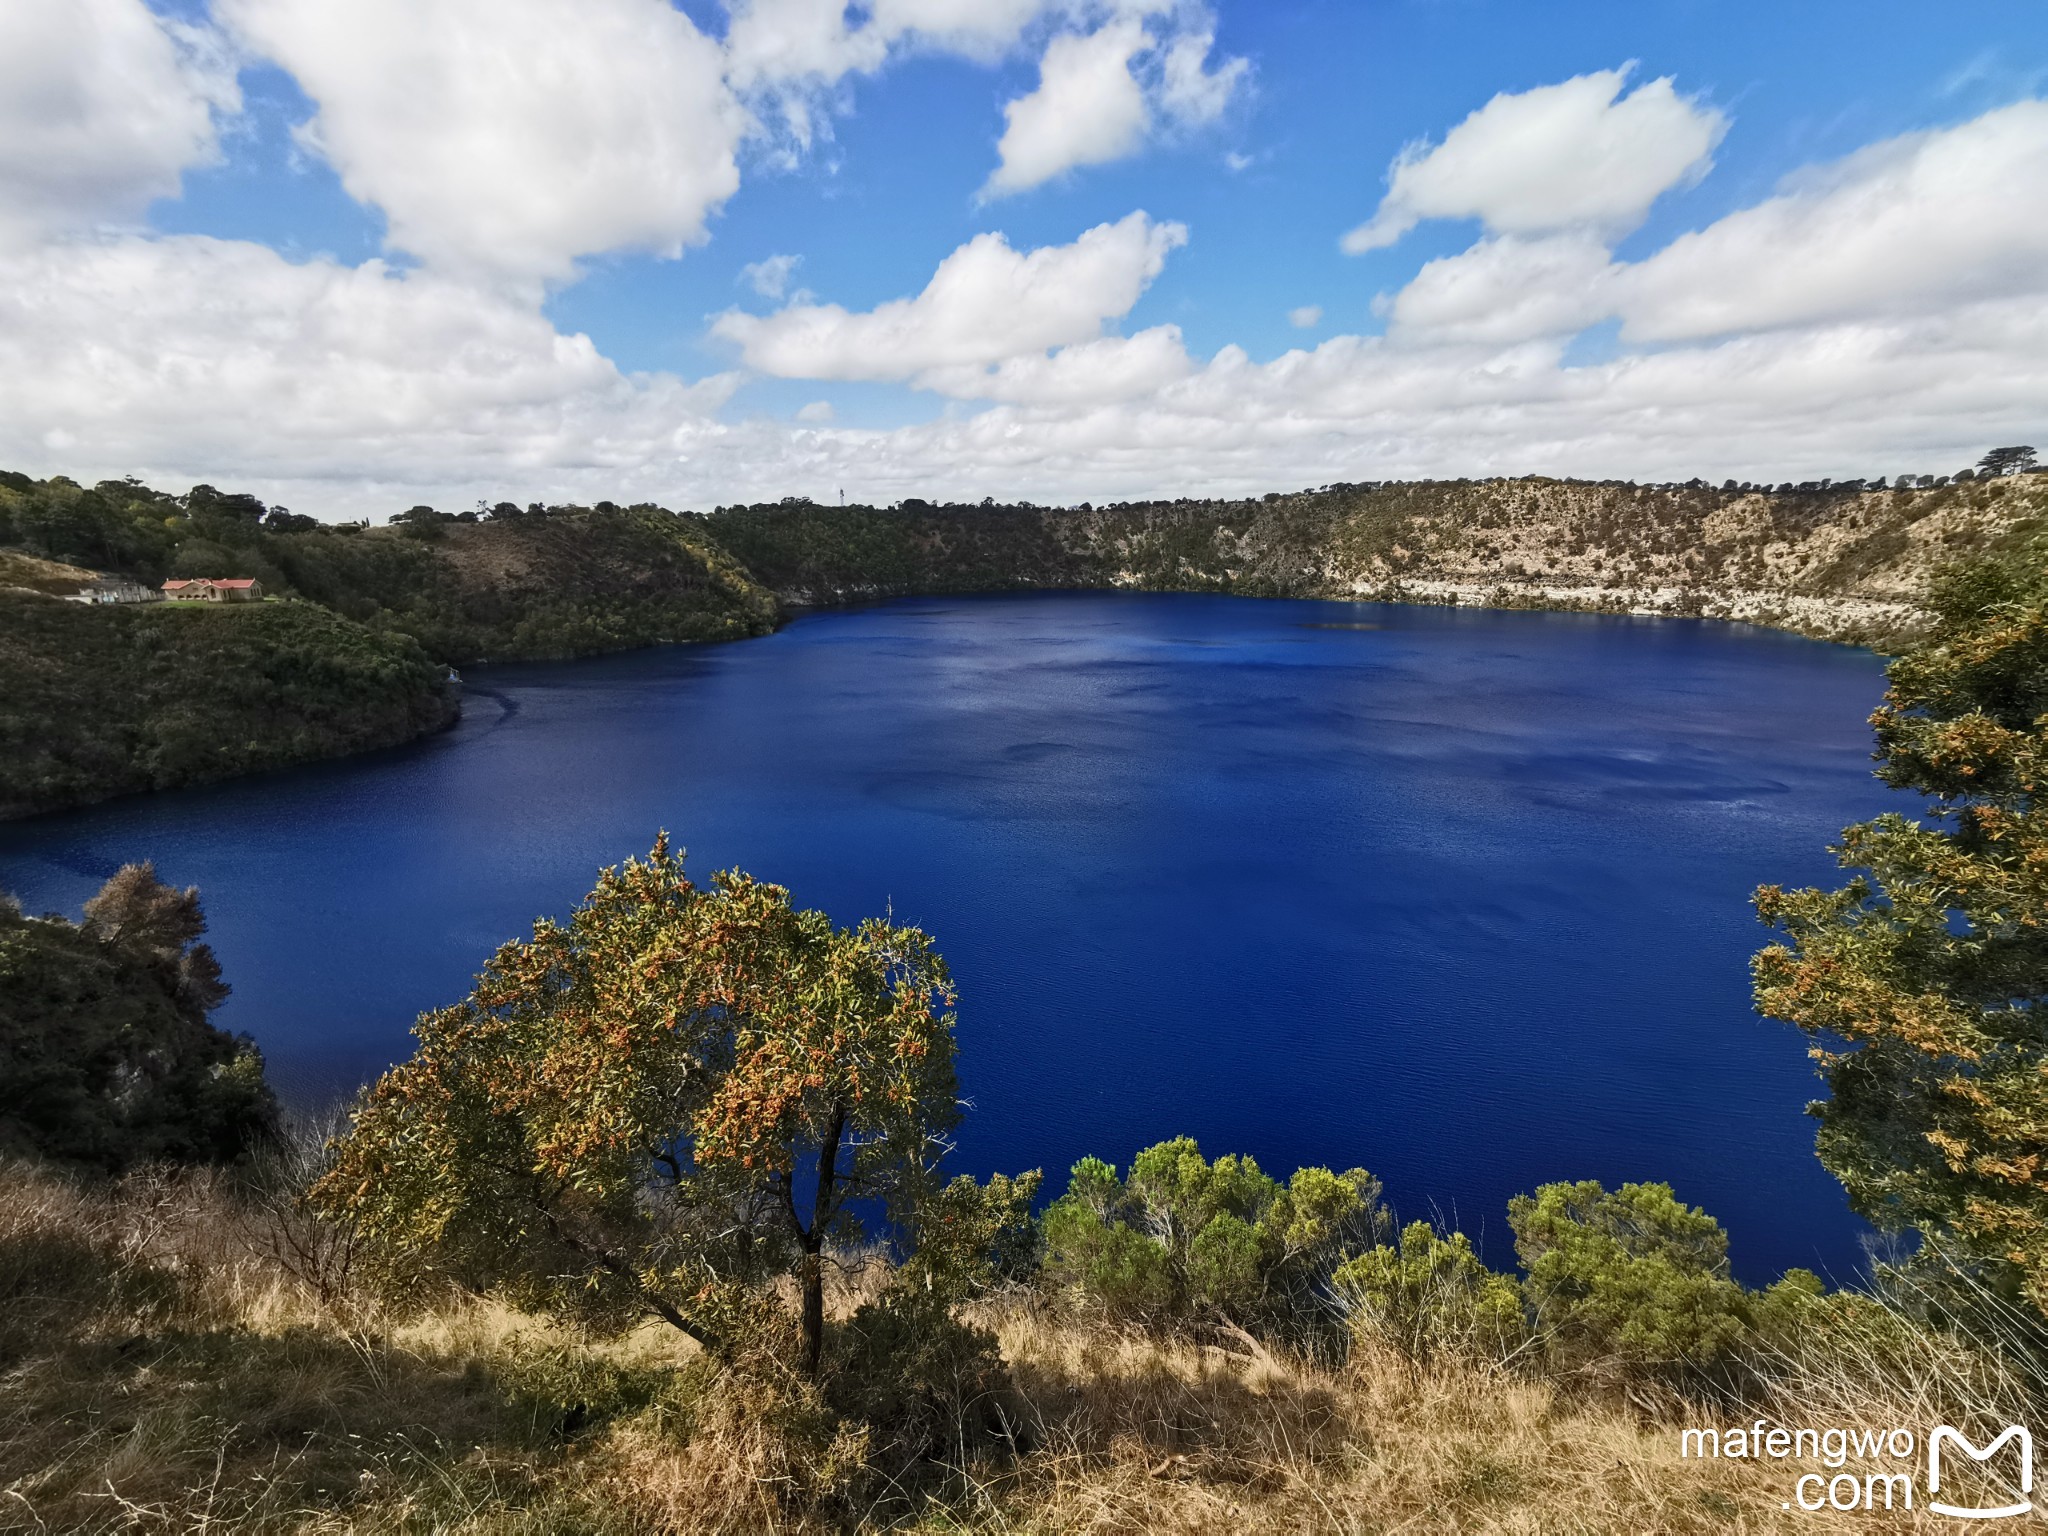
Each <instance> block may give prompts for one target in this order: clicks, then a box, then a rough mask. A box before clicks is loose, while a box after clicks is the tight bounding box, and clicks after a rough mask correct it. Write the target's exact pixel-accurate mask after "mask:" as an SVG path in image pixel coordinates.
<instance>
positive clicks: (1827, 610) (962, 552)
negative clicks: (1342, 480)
mask: <svg viewBox="0 0 2048 1536" xmlns="http://www.w3.org/2000/svg"><path fill="white" fill-rule="evenodd" d="M2044 514H2048V477H2044V476H2024V477H2016V478H2008V479H2002V480H1992V481H1984V482H1963V483H1960V484H1956V485H1950V486H1941V487H1929V488H1925V489H1913V490H1881V491H1880V490H1864V489H1862V488H1861V487H1860V485H1859V486H1858V487H1856V488H1853V489H1836V488H1832V487H1831V488H1827V489H1821V488H1812V489H1806V490H1790V491H1775V492H1765V491H1755V490H1752V491H1736V490H1714V489H1711V488H1708V487H1706V486H1704V485H1699V484H1694V485H1690V486H1636V485H1630V484H1623V483H1619V482H1584V481H1564V480H1546V479H1536V478H1531V479H1523V480H1482V481H1447V482H1424V483H1415V484H1389V485H1371V486H1336V487H1330V488H1326V489H1323V490H1320V491H1309V492H1302V493H1299V494H1295V495H1274V496H1268V497H1266V498H1264V499H1263V500H1259V501H1235V502H1197V501H1178V502H1153V503H1132V504H1125V505H1118V506H1114V507H1103V508H1093V507H1088V506H1082V507H1079V508H1063V509H1039V508H1032V507H932V506H928V505H926V504H923V503H917V502H910V503H905V505H904V506H903V507H902V508H899V509H896V510H893V511H876V510H874V509H871V508H860V507H848V508H827V507H817V506H813V505H811V504H809V503H783V504H780V505H773V506H754V507H734V508H721V509H720V510H719V511H718V512H717V513H716V514H714V516H713V517H712V518H711V520H710V526H711V529H712V531H713V533H714V534H715V535H716V537H717V538H718V540H719V541H720V542H721V543H722V544H724V545H725V546H726V547H727V548H728V549H730V550H732V551H733V553H734V554H735V555H737V556H738V557H739V559H740V560H742V561H743V562H744V563H745V564H746V566H747V568H748V569H749V570H750V571H751V572H752V573H753V574H754V575H755V576H756V578H758V579H759V580H760V581H762V582H763V583H764V584H766V585H767V586H769V587H771V588H773V589H774V590H775V592H776V594H777V596H778V597H780V598H781V599H782V600H783V601H785V602H799V603H816V602H841V601H847V600H852V599H860V598H867V597H882V596H892V595H904V594H910V593H919V592H966V591H987V590H999V589H1004V588H1015V587H1128V588H1138V589H1142V590H1151V591H1213V592H1237V593H1243V594H1245V595H1249V596H1267V597H1313V598H1361V597H1363V598H1375V597H1390V598H1399V599H1402V600H1406V601H1419V602H1438V603H1445V602H1450V603H1472V604H1483V605H1486V606H1492V607H1531V608H1572V609H1585V610H1590V611H1596V612H1640V613H1672V614H1697V615H1703V616H1708V617H1715V618H1732V619H1743V620H1748V621H1751V622H1756V623H1763V624H1771V625H1775V626H1777V627H1780V628H1785V629H1792V630H1796V631H1798V632H1800V633H1803V634H1809V635H1814V636H1816V637H1819V638H1824V639H1831V640H1850V641H1860V642H1867V643H1873V644H1878V645H1881V646H1882V645H1890V644H1893V643H1896V642H1898V641H1901V640H1903V639H1904V638H1906V637H1908V636H1910V635H1911V634H1912V633H1914V632H1915V631H1916V630H1917V629H1918V628H1919V626H1920V624H1921V622H1922V617H1923V615H1922V611H1921V607H1920V603H1921V599H1922V598H1923V596H1924V595H1925V593H1926V590H1927V583H1928V580H1929V578H1930V576H1931V574H1932V573H1933V571H1934V570H1935V569H1936V568H1937V567H1938V566H1940V565H1941V564H1942V563H1943V562H1944V561H1945V560H1947V559H1949V558H1951V557H1953V556H1955V555H1959V554H1963V553H1967V552H1971V551H1978V550H1986V549H1993V548H1999V547H2003V546H2004V545H2006V544H2008V543H2010V542H2011V541H2012V540H2013V539H2014V537H2015V536H2016V535H2017V534H2018V533H2020V532H2022V531H2024V530H2025V529H2026V528H2028V527H2029V526H2031V525H2032V524H2033V523H2034V522H2035V521H2036V520H2038V519H2040V518H2041V517H2042V516H2043V515H2044Z"/></svg>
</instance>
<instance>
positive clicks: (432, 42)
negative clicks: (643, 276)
mask: <svg viewBox="0 0 2048 1536" xmlns="http://www.w3.org/2000/svg"><path fill="white" fill-rule="evenodd" d="M218 8H219V10H220V13H221V14H222V16H223V17H224V18H225V19H226V20H227V22H228V23H229V24H230V25H231V26H232V27H233V28H234V30H235V32H236V33H237V35H238V36H239V37H241V38H242V39H243V40H244V41H245V42H246V43H247V45H248V46H249V47H250V48H251V49H253V50H255V51H257V52H259V53H261V54H263V55H264V56H266V57H268V58H270V59H273V60H275V61H276V62H277V63H279V64H281V65H283V66H284V67H285V68H286V69H288V70H289V71H291V73H292V75H293V76H294V78H296V79H297V81H298V82H299V84H300V86H301V87H302V88H303V89H304V90H305V92H306V94H307V95H308V96H310V97H312V99H313V100H314V101H315V102H316V103H317V104H318V109H319V110H318V112H317V113H316V115H315V116H314V118H313V119H312V121H311V122H310V123H309V124H307V125H306V127H305V129H304V130H303V133H302V138H303V141H304V142H305V144H306V145H307V147H309V148H311V149H313V150H315V151H316V152H318V153H319V154H321V155H322V156H324V157H325V158H326V159H327V160H328V161H329V162H330V163H331V164H332V165H333V166H334V168H335V170H336V171H337V172H338V173H339V174H340V177H341V181H342V185H343V186H344V187H346V188H347V190H348V193H349V195H350V196H351V197H353V198H355V199H356V200H357V201H358V202H361V203H364V204H367V205H370V206H374V207H376V208H379V209H381V210H382V211H383V212H384V214H385V216H386V218H387V220H388V221H389V225H390V240H391V244H392V245H393V246H395V247H396V248H398V249H401V250H405V251H409V252H412V253H413V254H414V255H417V256H419V257H421V258H423V259H424V260H426V261H427V262H429V263H430V264H433V265H436V266H440V267H444V268H446V269H448V270H451V271H459V272H464V273H469V274H474V275H478V276H482V277H492V278H509V279H513V280H528V281H531V280H537V279H563V278H567V277H569V276H571V275H572V274H573V272H574V265H575V261H576V258H578V257H579V256H585V255H589V254H593V253H596V252H601V251H612V250H633V251H648V252H654V253H657V254H660V255H666V256H675V255H678V254H680V252H681V251H682V249H683V247H684V246H686V245H689V244H691V243H694V242H696V241H698V240H700V239H702V238H703V237H704V233H705V220H706V218H707V217H708V215H709V214H710V213H711V211H712V210H713V209H715V208H716V207H718V206H719V205H720V204H721V203H722V202H724V201H725V199H727V198H728V197H730V196H731V195H732V194H733V192H734V191H735V190H737V188H738V186H739V169H738V166H737V164H736V162H735V159H734V149H735V146H736V145H737V143H738V141H739V139H740V136H741V134H742V133H743V132H744V130H745V127H746V121H747V120H746V115H745V113H744V112H743V111H742V110H741V109H740V107H739V104H738V103H737V101H736V100H735V99H734V98H733V96H732V93H731V92H730V91H729V90H728V89H727V87H726V84H725V80H724V68H725V57H724V54H723V52H722V51H721V50H720V48H719V46H718V45H717V44H716V43H715V42H713V41H712V40H711V39H709V38H707V37H705V36H704V35H703V34H702V33H701V32H699V31H698V30H697V29H696V27H695V26H693V25H692V24H691V22H690V20H689V18H688V17H686V16H685V15H683V13H682V12H681V11H678V10H676V9H675V8H674V7H673V6H672V5H670V4H669V3H668V0H577V3H576V4H574V5H569V4H566V3H564V0H355V3H353V4H350V5H346V6H338V5H334V4H332V3H330V0H218Z"/></svg>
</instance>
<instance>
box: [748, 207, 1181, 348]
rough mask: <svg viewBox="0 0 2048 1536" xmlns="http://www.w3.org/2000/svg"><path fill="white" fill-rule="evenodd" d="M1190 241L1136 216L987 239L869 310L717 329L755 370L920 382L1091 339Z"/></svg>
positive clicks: (794, 308)
mask: <svg viewBox="0 0 2048 1536" xmlns="http://www.w3.org/2000/svg"><path fill="white" fill-rule="evenodd" d="M1186 241H1187V230H1186V229H1185V228H1184V227H1183V226H1181V225H1179V224H1160V223H1155V222H1154V221H1153V220H1152V219H1151V218H1150V217H1148V216H1147V215H1146V214H1144V213H1133V214H1131V215H1129V216H1128V217H1126V218H1124V219H1121V220H1119V221H1118V222H1116V223H1114V224H1099V225H1097V226H1096V227H1095V228H1093V229H1091V230H1089V231H1087V233H1085V234H1083V235H1082V236H1081V237H1080V238H1079V239H1078V240H1076V241H1074V243H1073V244H1071V245H1055V246H1044V247H1041V248H1039V249H1038V250H1034V251H1017V250H1013V249H1011V247H1010V244H1009V242H1008V241H1007V240H1005V239H1004V238H1003V237H1002V236H1001V235H1000V234H985V235H977V236H976V237H975V238H974V239H972V240H970V241H969V242H968V243H967V244H965V245H963V246H961V247H960V248H959V249H958V250H956V251H954V252H953V254H952V255H950V256H948V257H947V258H946V259H945V260H944V261H942V262H940V263H939V266H938V270H937V271H936V272H934V273H933V274H932V279H931V281H930V282H929V283H928V284H926V285H925V288H924V291H923V292H922V293H920V294H918V295H917V297H916V298H913V299H896V300H893V301H891V302H890V303H887V304H883V305H881V306H879V307H878V308H876V309H873V310H869V311H867V312H865V313H861V314H853V313H849V312H848V311H846V310H845V309H842V308H841V307H840V306H838V305H837V304H793V305H790V306H789V307H787V308H785V309H782V310H779V311H777V312H776V313H774V314H772V315H766V316H762V315H749V314H743V313H740V312H738V311H728V312H727V313H726V314H723V315H721V316H719V317H718V319H717V320H716V321H715V322H714V324H713V326H712V331H713V334H715V335H717V336H720V337H722V338H724V339H725V340H727V341H730V342H733V343H736V344H737V345H738V346H739V348H740V352H741V356H742V357H743V358H744V359H745V361H746V363H747V365H748V366H749V367H751V368H755V369H758V370H759V371H761V372H763V373H770V374H776V375H778V376H781V377H784V378H804V379H916V378H918V377H919V376H920V375H923V374H925V373H927V372H929V371H931V370H934V369H960V368H969V369H972V368H983V367H986V366H988V365H990V364H994V363H1002V362H1005V361H1007V360H1009V359H1011V358H1016V357H1023V356H1025V355H1027V354H1031V353H1043V352H1044V351H1046V350H1047V349H1048V348H1051V347H1058V346H1065V345H1069V344H1071V343H1075V342H1082V341H1090V340H1093V339H1094V338H1096V337H1097V336H1099V335H1100V334H1101V331H1102V327H1103V325H1104V324H1105V322H1107V321H1110V320H1113V319H1116V318H1118V317H1120V316H1122V315H1124V314H1127V313H1128V312H1129V311H1130V309H1131V306H1132V305H1134V304H1136V303H1137V302H1138V298H1139V295H1141V294H1142V293H1144V291H1145V289H1146V288H1147V287H1148V286H1149V285H1150V284H1151V282H1152V280H1153V279H1154V278H1155V277H1157V276H1158V275H1159V273H1160V270H1161V269H1162V268H1163V267H1164V266H1165V264H1166V257H1167V253H1168V252H1170V251H1172V250H1174V249H1175V248H1176V247H1178V246H1180V245H1183V244H1185V243H1186Z"/></svg>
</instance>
